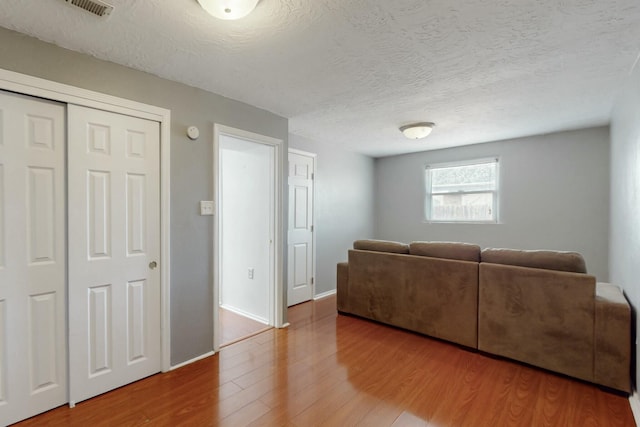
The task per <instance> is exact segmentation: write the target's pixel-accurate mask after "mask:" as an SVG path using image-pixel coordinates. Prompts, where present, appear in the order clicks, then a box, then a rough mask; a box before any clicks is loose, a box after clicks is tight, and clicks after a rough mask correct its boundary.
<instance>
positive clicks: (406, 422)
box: [20, 298, 635, 427]
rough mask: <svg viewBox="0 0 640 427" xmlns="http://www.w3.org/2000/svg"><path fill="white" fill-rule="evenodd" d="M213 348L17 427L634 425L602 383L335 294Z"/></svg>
mask: <svg viewBox="0 0 640 427" xmlns="http://www.w3.org/2000/svg"><path fill="white" fill-rule="evenodd" d="M289 322H290V323H291V326H290V327H289V328H288V329H284V330H275V329H271V330H269V331H267V332H263V333H261V334H258V335H255V336H254V337H252V338H249V339H247V340H244V341H241V342H238V343H236V344H233V345H230V346H228V347H225V348H224V349H222V350H221V351H220V352H219V353H218V354H217V355H215V356H212V357H209V358H207V359H204V360H201V361H199V362H196V363H193V364H191V365H188V366H185V367H183V368H180V369H177V370H175V371H172V372H169V373H166V374H158V375H154V376H152V377H149V378H147V379H144V380H142V381H139V382H137V383H134V384H131V385H129V386H126V387H123V388H120V389H118V390H114V391H112V392H110V393H107V394H104V395H102V396H99V397H96V398H94V399H91V400H89V401H87V402H83V403H80V404H78V406H76V408H74V409H69V408H67V407H61V408H58V409H54V410H52V411H50V412H48V413H46V414H44V415H41V416H38V417H34V418H32V419H30V420H27V421H25V422H23V423H21V424H20V425H21V426H35V425H38V426H41V425H51V426H53V425H65V426H67V425H68V426H89V425H91V426H96V425H104V426H107V425H109V426H116V425H117V426H123V425H130V426H136V425H153V426H214V425H220V426H234V427H237V426H247V425H249V426H299V427H306V426H315V425H323V426H354V425H361V426H394V427H396V426H438V427H445V426H491V427H493V426H580V427H582V426H634V425H635V423H634V421H633V416H632V413H631V409H630V406H629V402H628V400H627V399H626V398H625V397H621V396H618V395H614V394H611V393H608V392H605V391H602V390H600V389H599V388H597V387H595V386H593V385H590V384H585V383H582V382H579V381H575V380H572V379H568V378H564V377H561V376H557V375H554V374H551V373H548V372H544V371H541V370H537V369H533V368H530V367H527V366H523V365H520V364H517V363H512V362H509V361H504V360H499V359H494V358H490V357H487V356H484V355H482V354H479V353H473V352H470V351H467V350H464V349H461V348H459V347H457V346H454V345H451V344H448V343H444V342H440V341H436V340H432V339H429V338H426V337H423V336H419V335H415V334H412V333H408V332H404V331H400V330H397V329H394V328H390V327H386V326H382V325H379V324H376V323H372V322H368V321H365V320H361V319H357V318H353V317H346V316H341V315H337V314H336V310H335V298H326V299H323V300H320V301H316V302H310V303H305V304H301V305H298V306H295V307H292V308H291V309H289Z"/></svg>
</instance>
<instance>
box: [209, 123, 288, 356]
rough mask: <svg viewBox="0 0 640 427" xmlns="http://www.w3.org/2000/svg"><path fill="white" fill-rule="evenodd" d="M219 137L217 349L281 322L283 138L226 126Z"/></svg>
mask: <svg viewBox="0 0 640 427" xmlns="http://www.w3.org/2000/svg"><path fill="white" fill-rule="evenodd" d="M214 139H215V148H214V180H215V182H214V188H215V199H216V200H215V202H216V203H215V206H216V207H217V209H216V213H217V215H216V221H215V226H214V301H213V305H214V310H213V311H214V319H213V320H214V349H215V350H216V351H217V350H218V349H219V347H220V346H223V345H227V344H230V343H233V342H236V341H238V340H240V339H243V338H246V337H247V336H251V335H254V334H256V333H258V332H261V331H263V330H265V329H267V328H270V327H273V326H280V324H281V323H280V324H279V321H278V319H279V318H281V316H280V313H279V307H281V306H282V304H281V301H282V291H281V287H282V286H281V279H280V277H281V271H280V270H281V269H280V261H279V260H281V259H282V255H281V249H280V241H281V239H280V218H281V209H280V204H281V203H280V182H281V180H280V170H281V169H280V161H279V160H280V155H281V143H282V141H280V140H275V139H273V138H269V137H265V136H262V135H257V134H253V133H250V132H246V131H242V130H239V129H234V128H229V127H226V126H221V125H215V126H214ZM280 310H281V309H280Z"/></svg>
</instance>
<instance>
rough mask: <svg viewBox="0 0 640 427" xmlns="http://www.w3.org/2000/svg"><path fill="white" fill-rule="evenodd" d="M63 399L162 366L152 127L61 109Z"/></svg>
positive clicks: (155, 126) (156, 152) (156, 145)
mask: <svg viewBox="0 0 640 427" xmlns="http://www.w3.org/2000/svg"><path fill="white" fill-rule="evenodd" d="M68 116H69V119H68V134H69V148H68V159H69V167H68V177H69V183H68V190H69V206H70V208H69V366H70V367H71V368H70V372H69V381H70V390H69V401H70V404H71V405H74V404H75V403H77V402H79V401H81V400H84V399H88V398H90V397H92V396H95V395H97V394H101V393H104V392H106V391H109V390H111V389H114V388H116V387H120V386H122V385H124V384H127V383H130V382H133V381H136V380H138V379H141V378H144V377H146V376H148V375H151V374H154V373H156V372H158V371H160V370H161V347H160V330H161V329H160V269H159V268H158V262H159V260H160V194H159V192H160V180H159V172H160V166H159V165H160V136H159V135H160V134H159V132H160V125H159V123H157V122H153V121H149V120H144V119H139V118H133V117H129V116H125V115H120V114H114V113H108V112H105V111H99V110H94V109H90V108H84V107H78V106H75V105H69V106H68Z"/></svg>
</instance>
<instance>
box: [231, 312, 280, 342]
mask: <svg viewBox="0 0 640 427" xmlns="http://www.w3.org/2000/svg"><path fill="white" fill-rule="evenodd" d="M269 328H271V327H270V326H268V325H265V324H264V323H260V322H256V321H255V320H252V319H249V318H248V317H245V316H241V315H239V314H237V313H234V312H233V311H230V310H226V309H224V308H222V307H220V331H221V334H220V335H221V339H220V345H221V346H226V345H229V344H233V343H235V342H238V341H240V340H242V339H245V338H247V337H250V336H253V335H255V334H258V333H260V332H264V331H266V330H268V329H269Z"/></svg>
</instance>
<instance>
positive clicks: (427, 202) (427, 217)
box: [424, 156, 500, 224]
mask: <svg viewBox="0 0 640 427" xmlns="http://www.w3.org/2000/svg"><path fill="white" fill-rule="evenodd" d="M485 163H495V164H496V185H495V189H494V190H492V191H491V190H482V191H460V192H459V193H458V194H477V193H493V207H492V211H493V212H494V217H493V219H491V220H486V221H484V220H478V221H473V220H468V219H465V220H455V219H446V220H434V219H431V205H432V197H433V196H438V195H442V194H456V193H433V192H432V191H431V171H432V170H434V169H442V168H450V167H460V166H472V165H481V164H485ZM424 183H425V199H424V222H428V223H436V224H499V214H500V212H499V209H498V207H499V205H500V203H499V197H500V158H499V157H498V156H494V157H484V158H478V159H471V160H463V161H457V162H445V163H430V164H427V165H425V168H424Z"/></svg>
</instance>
